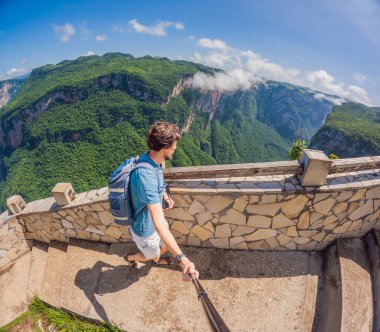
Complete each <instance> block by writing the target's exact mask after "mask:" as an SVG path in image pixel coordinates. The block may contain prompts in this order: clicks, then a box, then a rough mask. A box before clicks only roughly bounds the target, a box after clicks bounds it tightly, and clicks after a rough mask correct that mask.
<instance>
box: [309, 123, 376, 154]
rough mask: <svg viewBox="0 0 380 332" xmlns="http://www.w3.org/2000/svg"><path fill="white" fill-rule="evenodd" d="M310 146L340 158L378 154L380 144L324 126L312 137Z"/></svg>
mask: <svg viewBox="0 0 380 332" xmlns="http://www.w3.org/2000/svg"><path fill="white" fill-rule="evenodd" d="M310 148H312V149H316V150H322V151H324V152H325V153H326V154H327V155H329V154H330V153H334V154H336V155H338V156H339V157H340V158H354V157H366V156H373V155H377V156H378V155H380V145H379V144H376V143H375V142H371V141H369V140H366V139H364V138H361V137H357V136H352V135H350V134H348V133H345V132H344V131H341V130H337V129H334V128H329V127H324V128H321V130H319V131H318V133H317V134H316V135H315V136H314V137H313V138H312V140H311V142H310Z"/></svg>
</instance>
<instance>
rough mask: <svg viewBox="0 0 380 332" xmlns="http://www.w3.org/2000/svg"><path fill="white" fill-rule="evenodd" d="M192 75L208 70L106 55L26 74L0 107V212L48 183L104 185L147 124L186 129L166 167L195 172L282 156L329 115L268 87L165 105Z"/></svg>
mask: <svg viewBox="0 0 380 332" xmlns="http://www.w3.org/2000/svg"><path fill="white" fill-rule="evenodd" d="M198 71H203V72H205V73H213V72H215V71H216V69H212V68H208V67H205V66H202V65H198V64H194V63H191V62H186V61H170V60H169V59H167V58H158V57H150V56H145V57H141V58H134V57H133V56H131V55H126V54H120V53H109V54H105V55H104V56H101V57H100V56H89V57H80V58H78V59H76V60H73V61H62V62H61V63H58V64H57V65H46V66H43V67H41V68H37V69H35V70H33V72H32V73H31V75H30V76H29V77H28V78H27V79H26V80H25V81H24V83H23V85H22V88H21V89H20V91H19V93H18V94H17V95H16V97H15V98H14V99H13V101H12V102H10V103H9V104H7V105H6V106H5V107H4V108H2V109H1V110H0V208H1V207H3V208H4V207H5V201H6V199H7V198H8V197H9V196H11V195H15V194H20V195H22V196H23V197H24V198H25V199H26V200H27V201H32V200H36V199H40V198H44V197H48V196H50V191H51V189H52V188H53V187H54V185H55V184H56V183H57V182H71V183H72V184H73V187H74V189H75V190H76V191H77V192H81V191H86V190H90V189H94V188H99V187H103V186H106V185H107V182H108V178H109V176H110V174H111V173H112V171H113V170H114V169H115V168H116V167H117V166H118V165H119V164H120V163H121V162H122V161H123V160H125V159H126V158H128V157H130V156H131V155H140V154H141V153H143V152H145V151H147V150H148V148H147V146H146V143H145V140H146V138H145V136H146V132H147V130H148V128H149V127H150V126H151V125H152V124H153V123H154V122H156V121H168V122H171V123H176V124H177V125H178V126H179V127H180V128H181V129H184V128H185V127H186V128H187V130H186V132H185V133H184V134H183V137H182V139H181V141H180V142H179V144H178V148H177V150H176V153H175V154H174V156H173V160H172V161H171V162H167V167H170V166H195V165H213V164H225V163H244V162H258V161H274V160H281V159H286V156H287V151H288V149H289V147H290V145H291V141H292V140H293V138H294V137H296V135H297V133H298V132H299V131H300V130H299V129H300V128H303V127H304V128H305V133H301V137H304V136H308V135H310V133H311V132H313V130H316V129H315V128H316V126H317V122H318V121H322V120H318V119H319V118H321V117H322V118H323V117H324V116H325V115H326V114H327V113H328V112H329V107H330V105H329V104H324V103H322V104H321V102H320V101H318V100H316V99H315V98H314V96H313V94H314V92H310V90H307V89H303V88H300V87H295V86H293V85H289V84H283V83H278V82H272V81H268V82H266V84H265V85H264V84H263V85H260V86H258V87H253V88H252V89H250V90H248V91H236V92H234V93H226V94H221V95H218V94H217V93H216V92H215V91H214V92H209V93H203V92H200V91H196V90H192V89H185V90H183V91H182V92H181V93H180V94H178V95H177V96H175V97H174V98H172V97H171V94H172V91H173V88H174V87H175V86H176V85H177V84H178V82H180V80H181V79H184V78H187V77H190V76H191V75H193V74H194V73H195V72H198ZM286 96H290V98H289V97H286ZM169 97H170V98H169ZM310 105H313V106H312V107H311V106H310ZM310 107H311V108H312V109H313V110H314V109H315V108H317V110H318V112H317V113H318V114H317V115H316V114H312V112H311V108H310ZM318 107H320V108H321V110H319V109H318ZM315 119H317V120H315ZM313 121H314V122H313ZM304 124H305V125H304ZM319 125H320V123H319ZM302 135H303V136H302Z"/></svg>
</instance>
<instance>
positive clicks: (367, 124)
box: [310, 103, 380, 158]
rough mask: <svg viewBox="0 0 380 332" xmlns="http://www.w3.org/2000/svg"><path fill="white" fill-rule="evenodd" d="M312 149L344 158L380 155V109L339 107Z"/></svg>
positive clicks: (358, 106)
mask: <svg viewBox="0 0 380 332" xmlns="http://www.w3.org/2000/svg"><path fill="white" fill-rule="evenodd" d="M310 147H311V148H313V149H318V150H323V151H325V153H326V154H330V153H334V154H336V155H338V156H339V157H340V158H350V157H364V156H376V155H377V156H378V155H380V107H368V106H365V105H363V104H358V103H344V104H342V105H341V106H335V107H334V108H333V110H332V112H331V113H330V114H329V115H328V117H327V119H326V122H325V123H324V125H323V126H322V127H321V128H320V129H319V130H318V132H317V133H316V134H315V135H314V136H313V138H312V139H311V142H310Z"/></svg>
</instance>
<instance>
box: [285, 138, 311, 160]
mask: <svg viewBox="0 0 380 332" xmlns="http://www.w3.org/2000/svg"><path fill="white" fill-rule="evenodd" d="M306 148H307V145H306V142H305V141H304V140H302V141H301V139H300V138H298V139H297V140H296V141H295V142H294V143H293V145H292V147H291V148H290V149H289V151H288V157H289V159H290V160H299V159H300V158H301V153H302V150H303V149H306Z"/></svg>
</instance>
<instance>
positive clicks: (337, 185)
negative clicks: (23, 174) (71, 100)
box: [0, 169, 380, 265]
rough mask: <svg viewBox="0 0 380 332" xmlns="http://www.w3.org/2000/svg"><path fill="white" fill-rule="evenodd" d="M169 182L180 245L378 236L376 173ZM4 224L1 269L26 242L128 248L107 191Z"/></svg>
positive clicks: (305, 246) (35, 205)
mask: <svg viewBox="0 0 380 332" xmlns="http://www.w3.org/2000/svg"><path fill="white" fill-rule="evenodd" d="M168 182H169V184H170V186H171V192H172V196H173V198H174V201H175V203H176V204H175V207H174V208H173V209H172V210H168V211H165V215H166V218H167V220H168V222H169V224H170V227H171V231H172V233H173V235H174V236H175V238H176V239H177V241H178V243H179V244H182V245H188V246H197V247H216V248H232V249H246V250H247V249H250V250H322V249H324V248H325V247H326V246H328V245H329V244H330V243H331V242H332V241H334V240H335V239H337V238H341V237H360V236H362V235H364V234H365V233H367V232H368V231H369V230H370V229H372V228H380V221H379V220H380V170H379V169H375V170H370V171H368V170H366V171H356V172H349V173H341V174H330V175H328V178H327V183H326V185H323V186H320V187H302V186H301V185H300V183H299V177H298V175H272V176H249V177H229V178H213V179H191V180H186V179H183V180H178V179H176V180H171V181H168ZM3 215H5V214H3ZM3 215H1V217H2V218H3V219H4V217H3ZM7 218H8V222H7V223H5V222H4V221H2V223H1V224H0V227H1V228H0V234H1V236H0V241H1V242H0V243H1V247H0V250H1V251H0V253H1V255H2V256H1V258H0V259H1V261H0V265H4V264H5V263H7V262H9V261H11V260H13V259H14V257H15V252H16V253H19V252H23V250H27V249H26V248H28V242H27V241H29V240H38V241H42V242H47V243H48V242H50V241H52V240H57V241H61V242H68V241H69V239H70V238H79V239H86V240H94V241H103V242H107V243H117V242H128V241H131V239H130V236H129V232H128V227H126V226H119V225H117V224H115V223H114V222H113V218H112V216H111V214H110V212H109V204H108V188H107V187H104V188H101V189H98V190H91V191H88V192H83V193H79V194H76V196H75V197H74V199H73V201H72V202H71V204H70V205H67V206H64V207H59V206H58V205H57V204H56V202H55V200H54V198H47V199H43V200H38V201H34V202H30V203H28V204H27V206H26V208H25V209H24V210H22V211H21V212H20V213H18V214H17V215H16V216H7ZM0 219H1V218H0ZM5 219H6V218H5ZM9 220H12V222H10V221H9ZM11 224H12V225H11ZM10 225H11V226H10ZM11 250H12V251H11ZM16 255H17V254H16Z"/></svg>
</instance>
